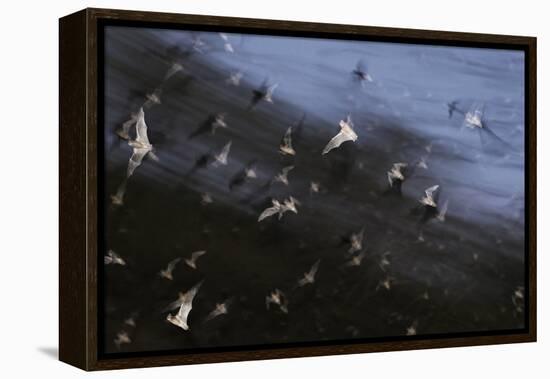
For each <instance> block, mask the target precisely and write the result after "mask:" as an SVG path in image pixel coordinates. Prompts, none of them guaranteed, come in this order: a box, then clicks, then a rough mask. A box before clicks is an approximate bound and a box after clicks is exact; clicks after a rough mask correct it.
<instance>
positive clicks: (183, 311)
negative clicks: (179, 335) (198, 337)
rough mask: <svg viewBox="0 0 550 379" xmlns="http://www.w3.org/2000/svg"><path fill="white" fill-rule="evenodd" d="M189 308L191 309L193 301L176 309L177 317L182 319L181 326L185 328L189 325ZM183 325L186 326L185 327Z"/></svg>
mask: <svg viewBox="0 0 550 379" xmlns="http://www.w3.org/2000/svg"><path fill="white" fill-rule="evenodd" d="M191 309H193V303H192V302H188V303H183V304H182V305H180V310H179V311H178V317H179V318H180V319H181V320H182V321H183V325H182V328H183V329H185V330H189V326H188V325H187V317H188V316H189V312H191ZM185 326H187V328H186V327H185Z"/></svg>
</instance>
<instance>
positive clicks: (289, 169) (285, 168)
mask: <svg viewBox="0 0 550 379" xmlns="http://www.w3.org/2000/svg"><path fill="white" fill-rule="evenodd" d="M292 170H294V166H286V167H283V169H282V170H281V172H282V173H283V175H285V176H286V175H288V173H289V172H290V171H292Z"/></svg>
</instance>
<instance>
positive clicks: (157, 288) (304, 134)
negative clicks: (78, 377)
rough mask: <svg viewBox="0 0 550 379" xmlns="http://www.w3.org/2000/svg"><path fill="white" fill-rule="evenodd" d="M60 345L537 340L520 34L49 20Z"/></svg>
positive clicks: (79, 349)
mask: <svg viewBox="0 0 550 379" xmlns="http://www.w3.org/2000/svg"><path fill="white" fill-rule="evenodd" d="M59 25H60V278H59V280H60V309H59V314H60V336H59V337H60V342H59V343H60V352H59V354H60V359H61V360H62V361H65V362H67V363H70V364H72V365H75V366H77V367H80V368H83V369H86V370H101V369H115V368H130V367H147V366H158V365H175V364H189V363H206V362H220V361H234V360H251V359H268V358H283V357H300V356H314V355H327V354H347V353H362V352H372V351H391V350H402V349H419V348H437V347H452V346H465V345H481V344H498V343H512V342H529V341H535V340H536V277H535V273H536V265H535V264H536V256H535V250H536V249H535V243H536V225H535V220H536V215H535V212H536V209H535V197H536V193H535V188H536V183H535V180H536V178H535V172H536V167H535V164H536V151H535V148H536V143H535V138H536V133H535V126H536V109H535V104H536V40H535V38H532V37H515V36H501V35H483V34H467V33H453V32H439V31H422V30H404V29H393V28H378V27H366V26H350V25H330V24H315V23H301V22H286V21H272V20H255V19H239V18H223V17H210V16H192V15H179V14H164V13H148V12H135V11H120V10H103V9H86V10H83V11H80V12H77V13H75V14H72V15H69V16H66V17H63V18H62V19H61V20H60V24H59Z"/></svg>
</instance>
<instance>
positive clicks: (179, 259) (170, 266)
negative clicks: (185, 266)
mask: <svg viewBox="0 0 550 379" xmlns="http://www.w3.org/2000/svg"><path fill="white" fill-rule="evenodd" d="M179 261H181V258H176V259H174V260H173V261H170V262H168V267H167V268H166V270H167V271H169V272H171V271H172V270H174V268H175V267H176V265H177V264H178V263H179Z"/></svg>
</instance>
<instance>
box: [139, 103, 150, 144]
mask: <svg viewBox="0 0 550 379" xmlns="http://www.w3.org/2000/svg"><path fill="white" fill-rule="evenodd" d="M136 141H137V142H139V143H142V144H144V145H149V137H147V124H146V123H145V112H143V108H140V109H139V112H138V117H137V122H136Z"/></svg>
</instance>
